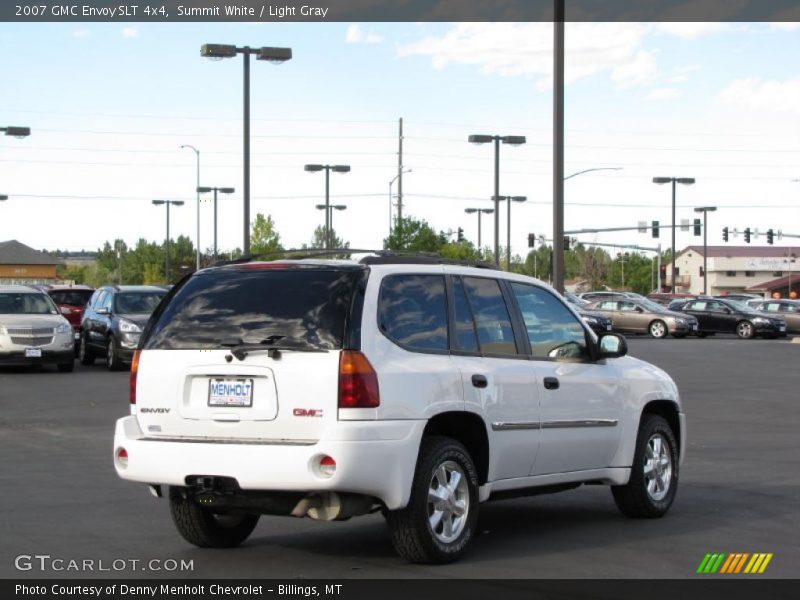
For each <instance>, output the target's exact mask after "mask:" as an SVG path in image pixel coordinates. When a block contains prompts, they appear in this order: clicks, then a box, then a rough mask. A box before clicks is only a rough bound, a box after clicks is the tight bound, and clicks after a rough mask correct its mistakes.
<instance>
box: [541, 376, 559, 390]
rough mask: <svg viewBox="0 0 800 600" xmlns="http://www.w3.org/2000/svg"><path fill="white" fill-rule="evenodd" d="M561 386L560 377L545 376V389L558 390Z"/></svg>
mask: <svg viewBox="0 0 800 600" xmlns="http://www.w3.org/2000/svg"><path fill="white" fill-rule="evenodd" d="M558 386H559V383H558V379H556V378H555V377H545V378H544V389H546V390H557V389H558Z"/></svg>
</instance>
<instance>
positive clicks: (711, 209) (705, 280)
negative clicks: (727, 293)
mask: <svg viewBox="0 0 800 600" xmlns="http://www.w3.org/2000/svg"><path fill="white" fill-rule="evenodd" d="M715 210H717V207H716V206H700V207H698V208H695V209H694V212H701V213H703V295H704V296H705V295H707V294H708V213H710V212H714V211H715ZM673 235H675V232H674V230H673ZM673 279H674V276H673Z"/></svg>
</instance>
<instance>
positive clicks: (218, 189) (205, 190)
mask: <svg viewBox="0 0 800 600" xmlns="http://www.w3.org/2000/svg"><path fill="white" fill-rule="evenodd" d="M235 191H236V190H235V189H233V188H232V187H198V188H197V194H198V196H199V195H200V194H207V193H208V192H214V258H215V259H216V258H217V192H219V193H221V194H232V193H234V192H235Z"/></svg>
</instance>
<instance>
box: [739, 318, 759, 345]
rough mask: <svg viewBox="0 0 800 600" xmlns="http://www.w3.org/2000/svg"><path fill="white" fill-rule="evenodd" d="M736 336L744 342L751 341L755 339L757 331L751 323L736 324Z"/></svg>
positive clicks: (741, 322) (740, 322)
mask: <svg viewBox="0 0 800 600" xmlns="http://www.w3.org/2000/svg"><path fill="white" fill-rule="evenodd" d="M736 335H738V336H739V337H740V338H741V339H743V340H749V339H752V338H753V337H755V335H756V330H755V328H754V327H753V324H752V323H751V322H750V321H739V322H738V323H737V324H736Z"/></svg>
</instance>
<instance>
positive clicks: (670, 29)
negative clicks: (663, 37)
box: [656, 23, 730, 39]
mask: <svg viewBox="0 0 800 600" xmlns="http://www.w3.org/2000/svg"><path fill="white" fill-rule="evenodd" d="M656 29H657V30H658V31H661V32H663V33H668V34H670V35H675V36H678V37H682V38H685V39H697V38H700V37H703V36H705V35H711V34H713V33H719V32H721V31H728V30H730V25H728V24H727V23H658V24H657V25H656Z"/></svg>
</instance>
